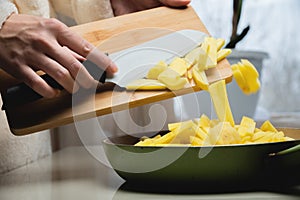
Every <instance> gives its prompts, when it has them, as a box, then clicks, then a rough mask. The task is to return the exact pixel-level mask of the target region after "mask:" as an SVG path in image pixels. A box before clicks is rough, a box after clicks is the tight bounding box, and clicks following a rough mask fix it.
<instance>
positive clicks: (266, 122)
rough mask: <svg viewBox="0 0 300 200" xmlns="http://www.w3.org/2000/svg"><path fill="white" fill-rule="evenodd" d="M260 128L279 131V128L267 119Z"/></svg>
mask: <svg viewBox="0 0 300 200" xmlns="http://www.w3.org/2000/svg"><path fill="white" fill-rule="evenodd" d="M260 129H261V130H262V131H271V132H278V131H277V129H276V128H275V127H274V126H273V124H272V123H271V122H270V121H269V120H267V121H265V122H264V123H263V124H262V125H261V127H260Z"/></svg>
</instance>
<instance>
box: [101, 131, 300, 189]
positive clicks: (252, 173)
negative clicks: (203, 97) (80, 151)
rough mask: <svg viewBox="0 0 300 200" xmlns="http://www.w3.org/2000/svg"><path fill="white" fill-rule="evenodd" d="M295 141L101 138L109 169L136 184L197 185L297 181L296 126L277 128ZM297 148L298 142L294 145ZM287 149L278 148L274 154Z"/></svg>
mask: <svg viewBox="0 0 300 200" xmlns="http://www.w3.org/2000/svg"><path fill="white" fill-rule="evenodd" d="M278 129H279V130H282V131H284V133H285V135H287V136H289V137H292V138H295V140H294V141H286V142H275V143H261V144H247V145H222V146H214V147H209V146H207V147H192V146H190V147H184V146H168V147H150V146H149V147H148V146H146V147H138V146H133V145H134V144H135V143H136V142H138V141H139V138H140V137H141V136H149V137H151V136H153V135H156V134H165V133H167V132H168V131H162V132H159V133H157V132H156V133H142V134H137V135H134V136H130V135H126V136H120V137H113V138H108V139H106V140H104V141H103V147H104V150H105V153H106V156H107V158H108V160H109V162H110V163H111V165H112V167H113V168H114V170H115V171H116V172H117V173H118V174H119V175H120V176H121V177H122V178H123V179H125V180H126V181H127V182H129V183H134V184H137V185H141V184H144V185H164V186H166V185H174V184H180V185H182V186H184V185H194V186H195V185H196V186H197V187H198V186H199V187H200V186H205V187H214V186H216V187H220V186H221V187H232V186H240V185H247V186H255V187H257V186H259V185H262V186H263V185H266V184H268V185H270V184H282V185H285V186H287V185H291V184H299V183H300V181H299V180H300V179H299V178H300V176H299V174H300V173H299V171H298V170H299V169H300V168H299V167H300V151H297V149H291V150H287V149H290V148H292V147H294V148H295V146H297V145H299V144H300V129H289V128H278ZM298 149H299V147H298ZM283 150H286V151H285V152H283V153H279V154H274V153H277V152H281V151H283Z"/></svg>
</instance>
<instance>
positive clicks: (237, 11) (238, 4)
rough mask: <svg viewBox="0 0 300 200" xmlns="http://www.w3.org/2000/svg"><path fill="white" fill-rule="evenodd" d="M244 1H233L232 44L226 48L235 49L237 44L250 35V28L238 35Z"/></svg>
mask: <svg viewBox="0 0 300 200" xmlns="http://www.w3.org/2000/svg"><path fill="white" fill-rule="evenodd" d="M242 5H243V0H233V16H232V32H231V37H230V42H229V43H228V44H227V45H226V48H232V49H233V48H235V46H236V44H237V43H238V42H239V41H241V40H242V39H243V38H244V37H245V36H246V35H247V33H248V31H249V29H250V27H249V26H247V27H246V28H245V29H244V30H243V31H242V33H241V34H237V30H238V25H239V21H240V17H241V12H242Z"/></svg>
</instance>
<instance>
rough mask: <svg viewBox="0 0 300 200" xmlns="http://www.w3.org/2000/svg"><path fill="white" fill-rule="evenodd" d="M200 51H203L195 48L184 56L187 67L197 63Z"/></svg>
mask: <svg viewBox="0 0 300 200" xmlns="http://www.w3.org/2000/svg"><path fill="white" fill-rule="evenodd" d="M201 51H203V50H202V49H201V47H197V48H195V49H193V50H192V51H190V52H189V53H187V54H186V55H185V56H184V59H185V60H186V62H187V63H188V65H190V66H192V65H194V64H196V63H197V62H198V59H199V55H200V53H201ZM204 53H205V52H204Z"/></svg>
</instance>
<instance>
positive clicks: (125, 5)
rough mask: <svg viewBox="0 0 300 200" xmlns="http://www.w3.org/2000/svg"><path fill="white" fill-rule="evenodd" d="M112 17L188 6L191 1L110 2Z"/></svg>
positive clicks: (133, 0)
mask: <svg viewBox="0 0 300 200" xmlns="http://www.w3.org/2000/svg"><path fill="white" fill-rule="evenodd" d="M110 2H111V5H112V8H113V10H114V15H115V16H119V15H124V14H127V13H132V12H137V11H141V10H146V9H150V8H155V7H158V6H162V5H165V6H169V7H182V6H186V5H188V4H189V3H190V2H191V0H110Z"/></svg>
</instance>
